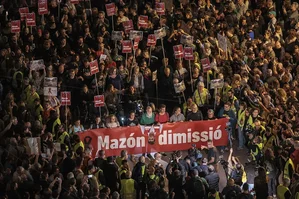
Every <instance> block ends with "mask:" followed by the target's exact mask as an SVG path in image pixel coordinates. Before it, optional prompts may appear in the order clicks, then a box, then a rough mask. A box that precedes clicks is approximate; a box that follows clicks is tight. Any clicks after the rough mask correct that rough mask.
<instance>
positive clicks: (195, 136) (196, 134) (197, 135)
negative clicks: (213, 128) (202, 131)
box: [192, 131, 200, 142]
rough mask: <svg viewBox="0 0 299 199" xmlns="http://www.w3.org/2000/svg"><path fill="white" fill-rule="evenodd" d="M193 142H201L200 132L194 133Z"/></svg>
mask: <svg viewBox="0 0 299 199" xmlns="http://www.w3.org/2000/svg"><path fill="white" fill-rule="evenodd" d="M192 138H193V139H192V142H199V141H200V137H199V132H198V131H195V132H193V133H192Z"/></svg>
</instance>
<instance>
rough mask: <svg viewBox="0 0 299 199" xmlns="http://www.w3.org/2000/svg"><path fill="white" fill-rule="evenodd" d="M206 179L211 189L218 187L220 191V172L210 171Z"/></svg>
mask: <svg viewBox="0 0 299 199" xmlns="http://www.w3.org/2000/svg"><path fill="white" fill-rule="evenodd" d="M206 180H207V182H208V184H209V187H210V190H211V189H216V190H217V191H219V174H218V173H215V172H210V173H209V175H207V176H206Z"/></svg>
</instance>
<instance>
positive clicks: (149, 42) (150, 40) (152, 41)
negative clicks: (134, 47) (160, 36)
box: [146, 34, 157, 46]
mask: <svg viewBox="0 0 299 199" xmlns="http://www.w3.org/2000/svg"><path fill="white" fill-rule="evenodd" d="M156 43H157V40H156V36H155V35H154V34H150V35H148V36H147V44H146V45H147V46H155V45H156Z"/></svg>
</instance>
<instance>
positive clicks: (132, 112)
mask: <svg viewBox="0 0 299 199" xmlns="http://www.w3.org/2000/svg"><path fill="white" fill-rule="evenodd" d="M129 118H130V119H132V120H133V119H135V112H134V111H131V112H130V113H129Z"/></svg>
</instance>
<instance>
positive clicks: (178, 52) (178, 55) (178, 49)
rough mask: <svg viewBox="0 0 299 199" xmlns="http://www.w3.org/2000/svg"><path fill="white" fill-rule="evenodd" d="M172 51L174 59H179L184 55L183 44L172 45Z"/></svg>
mask: <svg viewBox="0 0 299 199" xmlns="http://www.w3.org/2000/svg"><path fill="white" fill-rule="evenodd" d="M173 52H174V57H175V59H181V58H183V57H184V49H183V45H176V46H173Z"/></svg>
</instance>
